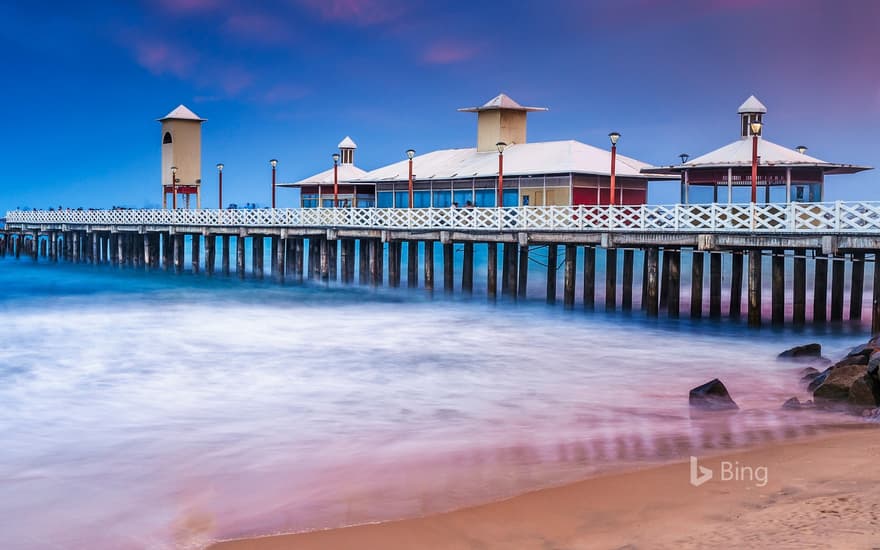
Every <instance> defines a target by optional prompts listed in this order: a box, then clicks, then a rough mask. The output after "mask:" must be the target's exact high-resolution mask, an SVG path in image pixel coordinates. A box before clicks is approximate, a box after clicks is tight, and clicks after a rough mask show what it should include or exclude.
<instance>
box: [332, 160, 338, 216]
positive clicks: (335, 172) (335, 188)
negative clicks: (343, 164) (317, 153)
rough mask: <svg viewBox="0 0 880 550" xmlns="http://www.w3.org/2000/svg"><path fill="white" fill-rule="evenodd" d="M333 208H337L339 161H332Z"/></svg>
mask: <svg viewBox="0 0 880 550" xmlns="http://www.w3.org/2000/svg"><path fill="white" fill-rule="evenodd" d="M333 208H339V163H338V162H336V161H335V160H334V161H333Z"/></svg>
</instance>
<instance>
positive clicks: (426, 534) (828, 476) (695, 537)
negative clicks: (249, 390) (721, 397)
mask: <svg viewBox="0 0 880 550" xmlns="http://www.w3.org/2000/svg"><path fill="white" fill-rule="evenodd" d="M878 460H880V426H878V425H866V426H865V427H864V428H849V429H845V430H842V431H840V432H837V433H834V434H831V435H824V436H820V437H818V438H815V439H809V440H800V441H797V442H787V443H781V444H776V445H772V446H767V447H761V448H756V449H752V450H747V451H743V452H737V453H731V454H725V455H720V456H714V457H706V458H700V459H699V466H700V467H703V468H709V469H710V470H712V472H713V478H712V479H711V480H709V481H707V482H705V483H704V484H702V485H701V486H698V487H696V486H693V485H692V484H691V483H690V481H689V480H690V471H691V464H690V463H689V462H684V463H676V464H670V465H665V466H659V467H652V468H646V469H642V470H636V471H630V472H626V473H619V474H613V475H607V476H602V477H596V478H592V479H587V480H584V481H580V482H577V483H573V484H570V485H566V486H563V487H556V488H551V489H545V490H540V491H535V492H532V493H527V494H524V495H520V496H517V497H514V498H511V499H508V500H504V501H501V502H494V503H489V504H484V505H481V506H475V507H471V508H465V509H461V510H455V511H452V512H447V513H443V514H437V515H432V516H428V517H422V518H414V519H405V520H399V521H389V522H387V523H379V524H371V525H359V526H353V527H347V528H340V529H331V530H324V531H317V532H309V533H300V534H291V535H280V536H272V537H262V538H253V539H244V540H237V541H226V542H222V543H218V544H215V545H213V546H212V547H211V549H212V550H276V549H282V548H285V549H286V548H296V549H298V550H308V549H329V548H361V549H386V550H387V549H401V550H403V549H411V548H442V549H444V550H457V549H462V550H464V549H482V548H521V549H528V548H535V549H547V548H558V549H562V548H633V549H634V548H734V547H739V548H761V547H763V548H770V547H773V548H798V549H803V548H847V549H860V548H864V549H871V548H877V547H878V546H880V484H878V479H877V470H876V466H877V463H878ZM762 467H763V468H766V477H761V473H762V472H763V470H759V468H762ZM749 468H751V470H749ZM698 472H700V471H698ZM735 474H739V475H735ZM732 477H733V478H737V477H738V478H739V479H731V478H732ZM762 481H766V483H762Z"/></svg>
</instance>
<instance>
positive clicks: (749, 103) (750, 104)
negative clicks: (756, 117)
mask: <svg viewBox="0 0 880 550" xmlns="http://www.w3.org/2000/svg"><path fill="white" fill-rule="evenodd" d="M736 112H737V113H740V114H742V113H766V112H767V107H764V104H763V103H761V102H760V101H758V98H757V97H755V96H753V95H750V96H749V98H748V99H747V100H745V101H744V102H743V104H742V105H740V106H739V109H738V110H737V111H736Z"/></svg>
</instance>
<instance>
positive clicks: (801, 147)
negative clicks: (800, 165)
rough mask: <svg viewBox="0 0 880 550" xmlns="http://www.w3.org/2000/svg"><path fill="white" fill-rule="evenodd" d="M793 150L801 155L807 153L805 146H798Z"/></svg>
mask: <svg viewBox="0 0 880 550" xmlns="http://www.w3.org/2000/svg"><path fill="white" fill-rule="evenodd" d="M794 150H795V151H797V152H798V153H800V154H802V155H803V154H804V153H806V152H807V146H806V145H798V146H797V147H795V148H794Z"/></svg>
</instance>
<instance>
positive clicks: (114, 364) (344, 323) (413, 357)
mask: <svg viewBox="0 0 880 550" xmlns="http://www.w3.org/2000/svg"><path fill="white" fill-rule="evenodd" d="M404 271H405V270H404ZM478 280H479V279H478ZM0 285H2V286H0V288H2V289H3V291H2V293H0V315H2V331H0V436H2V441H3V447H2V450H0V538H2V541H0V546H2V547H3V548H47V549H48V548H114V549H116V548H156V549H165V548H197V547H200V546H202V545H204V544H205V543H207V542H210V541H211V540H217V539H222V538H229V537H237V536H245V535H255V534H267V533H275V532H287V531H299V530H306V529H315V528H323V527H332V526H339V525H347V524H355V523H363V522H368V521H379V520H385V519H392V518H397V517H405V516H412V515H419V514H425V513H431V512H436V511H441V510H447V509H450V508H454V507H459V506H464V505H468V504H474V503H479V502H485V501H488V500H493V499H497V498H502V497H505V496H509V495H512V494H516V493H520V492H523V491H527V490H532V489H536V488H540V487H546V486H551V485H555V484H559V483H564V482H568V481H572V480H575V479H580V478H584V477H587V476H590V475H593V474H595V473H597V472H602V471H608V470H612V469H616V468H625V467H631V466H633V465H645V464H652V463H661V462H666V461H670V460H679V459H682V458H684V457H686V456H688V455H690V454H697V455H700V454H708V453H714V452H719V451H722V450H726V449H731V448H737V447H743V446H748V445H754V444H758V443H762V442H768V441H777V440H782V439H788V438H795V437H800V436H805V435H810V434H815V433H818V432H821V431H823V430H826V429H830V428H829V426H832V425H836V424H839V423H845V422H851V421H853V422H854V421H855V420H850V419H847V418H845V417H836V416H829V415H819V414H812V413H805V412H801V413H783V411H781V410H780V408H779V407H780V404H781V403H782V402H783V401H784V400H785V399H787V398H788V397H790V396H792V395H797V396H800V397H802V398H803V397H806V395H805V392H804V389H803V388H802V387H801V386H800V385H799V384H798V382H797V379H798V376H797V371H798V370H799V369H800V368H801V366H798V365H792V364H789V363H783V362H778V361H776V360H775V356H776V354H777V353H779V352H780V351H782V350H783V349H785V348H787V347H789V346H792V345H796V344H801V343H805V342H808V341H819V342H821V343H822V344H823V346H824V348H825V354H826V355H827V356H829V357H836V356H838V355H840V354H842V353H843V352H844V351H845V350H846V349H847V348H849V347H850V346H853V345H855V344H857V343H860V342H861V341H864V339H865V336H866V331H865V330H864V328H863V327H861V326H859V325H844V326H838V327H831V326H822V327H818V328H810V329H806V330H803V331H800V332H795V331H792V330H770V329H764V330H760V331H754V330H748V329H746V328H745V327H744V326H743V325H741V324H738V323H732V322H729V321H721V322H709V321H705V320H704V321H702V322H697V323H693V322H690V321H688V320H686V319H682V320H679V321H665V320H647V319H644V318H643V317H642V316H641V315H640V314H638V313H633V314H629V315H624V314H605V313H601V312H596V313H586V312H584V311H581V310H580V309H577V310H575V311H572V312H566V311H563V310H562V308H561V307H546V306H544V305H542V304H540V303H538V302H537V301H536V302H531V303H525V304H517V305H512V304H504V303H499V304H497V305H490V304H486V303H485V302H484V300H483V299H474V300H470V301H464V300H461V299H443V298H442V297H441V296H439V293H438V294H435V297H434V298H433V299H431V298H429V297H427V296H426V295H425V294H424V293H423V292H410V291H406V290H397V291H388V290H379V291H375V290H370V289H364V288H344V287H325V286H320V285H301V286H294V285H289V286H284V287H279V286H275V285H273V284H271V283H258V282H253V281H244V282H242V281H238V280H227V279H224V278H220V277H216V278H214V279H208V278H205V277H194V276H192V275H189V274H184V275H180V276H174V275H170V274H166V273H153V274H146V273H143V272H136V271H132V270H113V269H111V268H106V267H93V266H70V265H54V266H53V265H47V264H36V265H34V264H32V263H31V262H30V261H24V260H23V261H20V262H16V261H14V260H8V259H6V260H0ZM714 377H719V378H721V379H722V380H723V381H724V382H725V384H726V385H727V386H728V388H729V389H730V392H731V394H732V395H733V397H734V399H736V401H737V402H738V403H739V405H740V407H741V411H740V412H739V413H736V414H723V415H701V416H691V415H690V413H689V410H688V406H687V393H688V390H689V389H690V388H691V387H693V386H696V385H698V384H701V383H703V382H705V381H707V380H709V379H711V378H714ZM685 483H687V480H682V484H685Z"/></svg>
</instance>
